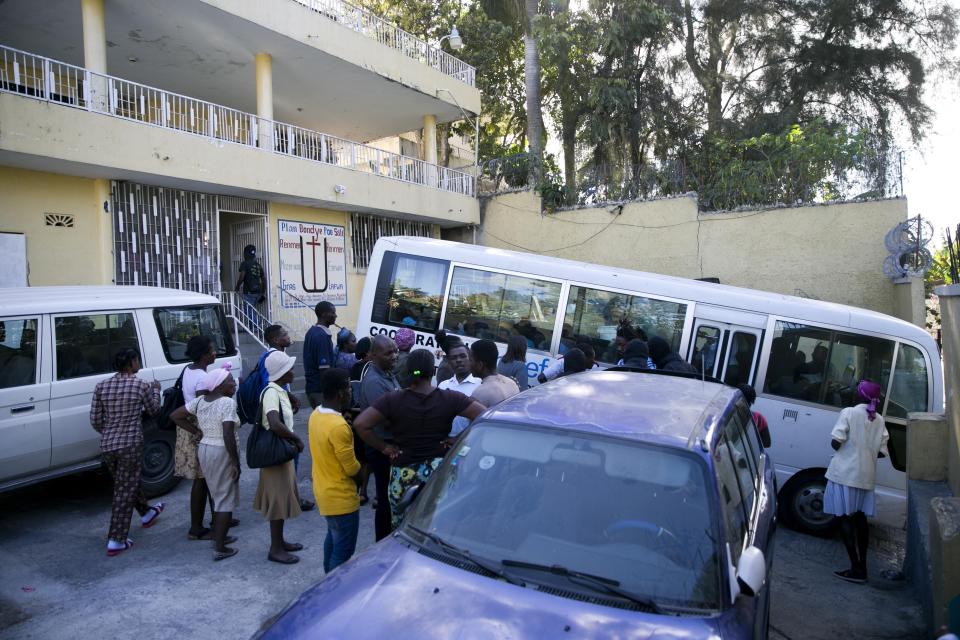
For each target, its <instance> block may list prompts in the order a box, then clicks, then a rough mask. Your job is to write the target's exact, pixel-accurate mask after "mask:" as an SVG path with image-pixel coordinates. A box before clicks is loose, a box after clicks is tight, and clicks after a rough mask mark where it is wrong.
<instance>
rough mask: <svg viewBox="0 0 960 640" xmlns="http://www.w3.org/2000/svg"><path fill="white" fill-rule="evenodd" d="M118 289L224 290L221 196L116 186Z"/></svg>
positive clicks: (115, 183) (114, 236) (114, 228)
mask: <svg viewBox="0 0 960 640" xmlns="http://www.w3.org/2000/svg"><path fill="white" fill-rule="evenodd" d="M111 195H112V196H113V216H114V220H113V239H114V266H115V270H114V274H115V281H116V283H117V284H127V285H130V284H132V285H146V286H152V287H171V288H174V289H189V290H191V291H199V292H201V293H209V294H213V293H216V292H217V291H219V290H220V260H219V257H218V255H219V253H218V252H219V241H218V237H217V236H218V234H217V208H216V201H217V198H216V196H212V195H208V194H203V193H195V192H193V191H182V190H180V189H167V188H164V187H152V186H148V185H141V184H136V183H132V182H114V183H113V184H112V189H111Z"/></svg>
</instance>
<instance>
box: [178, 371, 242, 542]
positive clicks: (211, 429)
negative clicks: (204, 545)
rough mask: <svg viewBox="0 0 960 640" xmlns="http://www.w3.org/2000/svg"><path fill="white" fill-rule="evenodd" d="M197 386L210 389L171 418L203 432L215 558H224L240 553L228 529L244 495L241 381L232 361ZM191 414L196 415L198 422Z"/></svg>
mask: <svg viewBox="0 0 960 640" xmlns="http://www.w3.org/2000/svg"><path fill="white" fill-rule="evenodd" d="M197 388H198V389H203V390H205V391H206V393H205V394H203V395H198V396H197V397H196V398H194V399H193V400H191V401H190V402H188V403H187V404H185V405H184V406H182V407H180V408H179V409H177V410H176V411H174V412H173V415H172V416H170V419H171V420H173V421H174V422H175V423H176V424H177V426H178V427H180V428H181V429H184V430H185V431H188V432H190V433H194V434H198V435H200V436H202V437H201V439H200V444H199V445H198V447H197V457H198V458H199V462H200V470H201V471H203V477H204V478H205V479H206V483H207V487H209V490H210V498H211V499H212V500H213V535H212V538H213V559H214V560H223V559H225V558H229V557H231V556H234V555H236V553H237V550H236V549H235V548H231V547H228V546H227V545H228V544H230V543H231V542H234V541H236V538H234V537H233V536H229V535H227V530H228V529H229V527H230V520H231V519H232V518H233V511H234V509H236V508H237V505H238V504H239V499H240V451H239V446H238V443H237V435H236V430H237V428H238V426H239V425H240V418H239V417H238V416H237V405H236V402H234V399H233V394H234V393H235V392H236V390H237V383H236V381H235V380H234V379H233V376H232V375H230V364H229V363H228V364H226V365H224V366H223V367H220V368H217V369H213V370H212V371H208V372H207V373H206V375H205V376H204V377H203V380H202V381H201V382H200V383H199V385H198V387H197ZM190 416H195V417H196V426H194V423H193V422H192V421H191V420H190Z"/></svg>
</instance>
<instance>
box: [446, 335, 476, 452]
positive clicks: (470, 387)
mask: <svg viewBox="0 0 960 640" xmlns="http://www.w3.org/2000/svg"><path fill="white" fill-rule="evenodd" d="M447 362H449V363H450V366H451V367H452V368H453V377H452V378H448V379H446V380H444V381H443V382H441V383H440V384H438V385H437V388H438V389H452V390H454V391H459V392H460V393H462V394H463V395H465V396H467V397H470V396H472V395H473V392H474V391H475V390H476V388H477V387H479V386H480V379H479V378H477V377H475V376H474V375H473V374H472V373H471V370H470V348H469V347H467V345H465V344H463V343H462V342H458V343H456V344H455V345H453V346H452V347H450V350H449V351H448V352H447ZM469 424H470V421H469V420H467V419H466V418H464V417H463V416H457V417H456V418H454V419H453V428H452V429H450V437H453V436H455V435H457V434H458V433H460V432H461V431H463V430H464V429H466V428H467V426H469Z"/></svg>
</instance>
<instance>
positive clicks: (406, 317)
mask: <svg viewBox="0 0 960 640" xmlns="http://www.w3.org/2000/svg"><path fill="white" fill-rule="evenodd" d="M449 269H450V263H449V262H447V261H446V260H436V259H434V258H424V257H421V256H411V255H407V254H403V253H397V252H395V251H387V252H385V253H384V254H383V261H382V262H381V263H380V277H379V279H378V280H377V290H376V293H375V294H374V300H373V314H372V316H373V317H372V318H371V319H372V320H373V321H374V322H378V323H380V324H389V325H393V326H395V327H411V328H414V329H420V330H423V331H429V332H431V333H432V332H434V331H436V330H437V326H438V325H439V323H440V309H441V308H442V306H443V291H444V288H445V287H446V286H447V272H448V271H449Z"/></svg>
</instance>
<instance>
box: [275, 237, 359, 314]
mask: <svg viewBox="0 0 960 640" xmlns="http://www.w3.org/2000/svg"><path fill="white" fill-rule="evenodd" d="M277 224H278V226H279V229H278V234H277V237H278V242H279V245H280V247H279V249H280V250H279V252H278V255H279V256H280V287H281V289H282V290H283V292H284V294H289V295H284V294H281V295H280V304H281V305H282V306H284V307H299V306H302V305H303V304H306V305H308V306H310V307H312V306H314V305H316V304H317V303H318V302H320V301H321V300H327V301H329V302H332V303H333V304H335V305H337V306H346V304H347V252H346V242H345V239H344V228H343V227H340V226H337V225H329V224H318V223H315V222H298V221H296V220H278V221H277Z"/></svg>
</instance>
